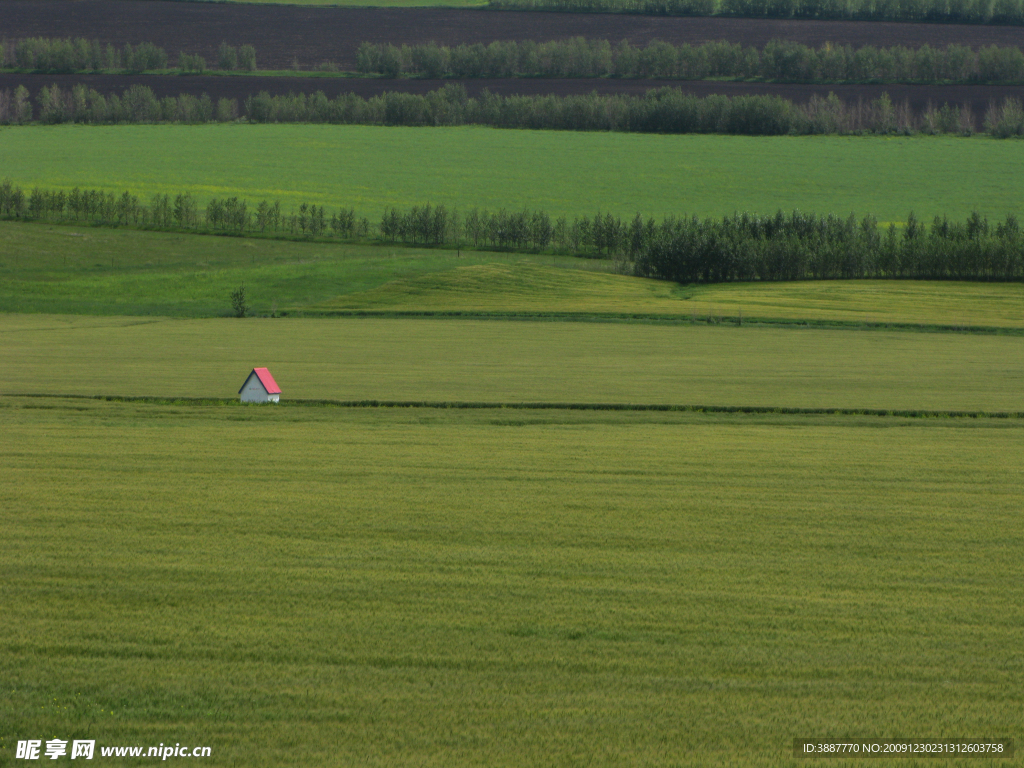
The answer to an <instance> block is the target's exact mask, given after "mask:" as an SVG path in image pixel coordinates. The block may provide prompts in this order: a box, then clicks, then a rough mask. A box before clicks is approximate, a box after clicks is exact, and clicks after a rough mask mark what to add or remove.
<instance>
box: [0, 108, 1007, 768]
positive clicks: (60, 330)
mask: <svg viewBox="0 0 1024 768" xmlns="http://www.w3.org/2000/svg"><path fill="white" fill-rule="evenodd" d="M458 131H459V133H454V132H452V131H445V130H434V129H422V130H419V131H415V130H407V129H387V130H385V129H363V128H355V129H353V128H329V127H324V126H269V127H254V126H244V125H233V126H208V127H202V128H196V127H178V126H143V127H119V128H111V129H106V128H81V127H79V128H75V127H65V128H60V129H49V128H40V127H33V128H30V129H0V167H2V168H3V169H4V171H3V175H9V176H10V177H11V178H12V179H13V180H14V181H16V182H18V183H20V184H23V185H28V186H31V185H32V184H36V183H38V184H41V185H45V186H48V187H53V186H72V185H74V184H78V185H80V186H104V187H107V188H110V189H111V190H120V189H123V188H125V187H128V188H131V189H132V190H133V191H135V192H136V193H141V194H144V195H146V194H150V193H152V192H157V191H168V192H177V191H180V190H181V189H184V188H188V189H191V190H192V191H193V192H194V193H196V194H198V195H199V196H200V197H208V196H210V195H218V196H224V195H231V194H240V195H243V196H246V197H248V198H250V199H252V200H255V199H258V198H260V197H263V196H266V197H271V198H274V197H280V198H281V199H282V201H283V202H284V203H285V204H286V205H287V204H289V203H297V202H299V201H301V200H303V199H305V200H309V201H316V202H318V203H320V202H323V203H327V204H332V205H339V204H344V205H355V206H356V207H357V209H358V210H360V212H362V213H365V214H366V215H368V216H371V215H372V216H374V217H376V216H377V215H378V214H379V210H378V208H379V207H382V206H383V205H385V204H388V203H395V204H399V205H407V204H412V203H420V202H424V201H425V200H428V199H429V200H431V201H432V202H434V203H439V202H450V203H453V204H455V203H458V204H459V205H460V206H462V207H465V206H466V202H465V201H467V200H469V201H470V202H471V203H475V204H478V205H486V206H488V207H492V208H497V207H500V206H502V205H504V206H520V205H528V206H530V207H541V208H547V209H548V210H550V211H551V212H552V213H559V212H563V211H564V212H568V213H573V212H577V211H580V212H584V211H585V212H587V213H591V214H592V213H593V212H594V211H595V210H596V209H597V208H601V209H602V210H613V211H615V212H620V213H623V214H625V215H628V214H631V213H632V211H633V210H636V209H640V210H643V211H645V212H650V213H655V214H662V213H670V212H677V211H679V210H689V211H695V212H698V213H704V212H706V213H727V212H731V211H732V210H734V209H740V210H742V209H744V208H748V209H756V210H765V211H768V210H774V209H775V208H776V207H782V208H792V207H802V208H805V209H813V210H817V211H821V210H840V211H842V212H845V211H846V210H849V209H852V210H856V211H858V212H860V213H866V212H868V211H870V212H873V213H875V214H876V215H878V216H879V217H880V218H883V219H885V218H886V217H892V219H894V220H895V219H898V218H901V217H902V215H904V214H905V212H906V210H909V208H911V207H913V208H915V209H916V210H917V212H918V214H919V215H921V216H923V217H925V218H927V217H928V216H930V215H931V213H938V212H942V213H946V214H949V215H952V216H962V215H965V214H966V213H967V212H968V211H969V210H970V209H971V208H973V207H977V208H978V209H979V210H982V211H983V212H985V213H987V214H989V215H990V216H993V217H995V216H1002V215H1003V214H1005V213H1006V212H1008V211H1016V210H1017V206H1019V196H1018V195H1017V194H1016V186H1017V185H1018V183H1019V182H1018V180H1017V178H1016V177H1017V175H1019V174H1016V167H1017V165H1019V163H1017V162H1016V155H1015V153H1016V151H1017V150H1016V147H1017V146H1018V145H1017V144H1014V143H1009V142H1007V143H999V142H994V141H990V140H986V139H978V140H975V139H970V140H960V139H957V140H949V139H925V138H915V139H893V140H885V139H878V138H871V139H835V138H827V139H788V138H787V139H770V140H754V139H736V138H734V137H661V136H646V137H644V136H626V135H601V134H544V133H530V132H514V131H490V130H475V129H458ZM950 142H955V144H954V143H950ZM453 146H456V147H458V148H459V149H458V150H457V151H456V150H453V149H452V147H453ZM666 147H667V148H669V151H668V153H667V156H666V152H665V151H664V150H665V148H666ZM156 148H159V152H158V151H156ZM659 151H660V152H661V154H660V155H659V154H658V152H659ZM410 157H411V158H413V159H412V160H411V161H410V160H408V158H410ZM495 158H497V161H496V160H495ZM488 163H489V165H488ZM489 168H490V169H491V170H488V169H489ZM581 168H583V169H584V171H583V172H581V171H580V169H581ZM745 174H746V175H745ZM624 179H628V180H630V181H629V182H625V183H623V182H622V180H624ZM627 184H628V186H627ZM644 185H646V186H644ZM687 201H689V202H687ZM776 201H778V202H776ZM570 203H571V205H570ZM809 203H813V204H809ZM826 203H827V204H828V205H825V204H826ZM854 203H856V204H854ZM560 206H562V207H561V208H560ZM645 206H646V207H645ZM699 206H704V207H703V208H699ZM929 206H931V207H929ZM614 266H615V265H614V264H611V263H609V262H603V261H586V260H578V259H572V258H568V257H552V256H524V255H521V254H495V253H478V252H467V251H463V252H462V253H461V255H460V254H459V252H458V251H456V252H452V251H444V250H430V249H414V248H402V247H387V246H373V245H358V246H357V245H337V244H329V243H311V242H290V241H273V240H264V239H259V238H228V237H210V236H199V235H184V234H174V233H157V232H141V231H131V230H125V229H109V228H99V227H75V226H57V225H52V226H51V225H46V224H23V223H9V222H4V223H0V362H2V364H0V435H2V436H3V439H0V510H2V514H0V537H2V540H3V542H4V556H3V557H0V595H2V603H0V606H2V609H0V693H2V695H0V768H3V767H5V766H15V765H18V764H21V763H23V761H22V760H18V759H16V758H15V745H16V744H17V742H18V741H19V740H25V739H40V740H43V741H44V742H45V740H49V739H54V738H59V739H67V740H69V741H70V740H72V739H95V740H96V742H97V759H98V760H99V763H98V764H106V763H108V762H110V761H111V760H112V758H103V757H101V754H100V752H99V750H100V749H101V748H103V747H110V746H139V747H143V748H144V749H146V748H148V747H150V746H156V745H157V744H184V745H188V746H190V747H193V746H208V747H210V748H211V750H212V755H211V757H209V758H206V759H204V760H203V761H202V762H203V763H204V764H205V765H210V766H246V767H247V768H249V767H252V766H256V767H259V766H268V768H269V767H271V766H272V767H273V768H278V767H279V766H295V768H306V767H307V766H381V767H382V768H383V767H384V766H387V767H388V768H391V767H393V766H439V767H440V766H444V767H445V768H447V767H448V766H482V767H483V766H486V767H488V768H492V767H501V766H509V767H510V768H511V767H513V766H514V767H515V768H521V767H523V766H538V767H540V766H544V768H547V767H548V766H566V767H567V768H568V767H570V766H571V767H573V768H575V767H576V766H591V767H593V768H605V767H608V768H618V767H620V766H621V767H622V768H626V767H627V766H628V767H629V768H633V767H634V766H650V767H651V768H654V767H657V768H663V767H665V766H694V767H696V766H731V767H735V768H740V767H742V768H748V767H749V768H755V767H756V768H760V767H761V766H788V767H789V768H796V766H798V765H801V766H807V765H810V764H811V763H814V764H818V761H813V760H798V759H794V758H793V757H792V745H793V739H794V738H796V737H802V738H811V739H815V740H835V741H859V740H864V739H877V738H914V739H944V738H952V737H960V738H964V737H966V738H983V737H987V738H1010V739H1014V740H1016V742H1017V745H1018V748H1019V745H1020V743H1021V738H1022V736H1024V733H1022V729H1021V717H1020V713H1021V708H1022V705H1024V693H1022V691H1024V685H1022V684H1024V664H1022V657H1021V650H1020V649H1021V648H1022V647H1024V631H1022V627H1024V607H1022V606H1024V603H1022V601H1021V600H1020V599H1019V591H1020V590H1019V584H1020V582H1021V576H1022V573H1021V564H1020V552H1021V548H1022V546H1024V519H1022V517H1021V514H1020V511H1021V509H1022V508H1024V468H1022V465H1021V461H1020V457H1021V447H1022V446H1024V418H1021V417H1020V415H1019V414H1021V413H1024V394H1022V383H1024V335H1022V334H1021V333H1020V332H1021V330H1022V328H1024V285H1020V284H980V283H975V284H963V283H952V282H950V283H927V282H909V281H907V282H902V281H887V282H879V281H849V282H805V283H790V284H766V285H756V284H737V285H715V286H676V285H673V284H670V283H666V282H656V281H650V280H640V279H637V278H631V277H626V276H623V275H619V274H616V273H614V271H613V269H614ZM242 283H244V284H245V286H246V288H247V292H248V294H249V296H250V299H251V301H252V305H253V308H254V310H255V312H256V313H257V314H260V315H266V314H269V313H270V312H271V311H272V310H274V309H276V310H278V311H279V312H280V311H287V312H288V313H289V316H287V317H278V318H270V317H249V318H244V319H240V318H228V317H224V316H223V315H225V314H227V313H228V311H229V300H228V296H229V292H230V291H231V290H232V289H234V288H236V287H237V286H238V285H239V284H242ZM358 312H365V313H371V314H372V313H377V314H385V315H387V314H391V315H395V314H400V313H403V312H413V313H415V312H420V313H428V312H466V313H471V314H472V313H475V314H479V315H497V316H501V315H504V316H505V317H503V318H499V317H492V318H490V319H454V318H410V317H393V316H392V317H346V316H340V315H344V314H345V313H349V314H352V313H358ZM303 313H305V314H309V315H314V314H317V313H320V314H334V315H339V316H334V317H300V316H298V315H300V314H303ZM515 314H522V315H531V314H532V315H562V314H564V315H570V316H573V317H571V318H558V319H549V320H543V319H539V318H537V317H534V318H533V319H523V318H520V319H511V318H510V316H511V315H515ZM739 314H742V315H743V318H744V323H743V325H742V326H738V325H736V324H734V323H731V322H730V323H725V324H719V323H715V322H707V321H706V319H707V318H708V317H711V318H714V317H719V316H722V315H725V316H729V317H737V316H738V315H739ZM601 315H604V316H605V317H604V318H602V317H600V316H601ZM624 315H642V316H645V318H646V319H645V320H644V321H642V322H623V321H622V320H623V319H624V318H623V316H624ZM655 316H659V317H660V319H658V318H655ZM652 318H654V319H652ZM754 318H762V319H764V320H766V321H768V322H766V323H763V324H758V323H756V322H751V320H753V319H754ZM567 319H575V320H578V321H579V322H568V321H566V320H567ZM585 319H589V320H601V319H604V320H609V321H610V320H616V321H615V322H582V320H585ZM776 320H787V321H800V322H805V323H807V324H809V325H811V326H812V327H802V326H800V325H797V324H795V323H792V322H791V323H790V324H789V325H786V326H782V327H773V326H772V325H771V324H770V323H771V321H776ZM694 321H696V322H694ZM827 322H845V323H849V324H850V325H851V327H850V328H846V329H829V328H822V327H813V325H814V324H815V323H827ZM865 323H907V324H916V325H919V326H922V327H924V326H949V325H964V326H985V327H988V328H992V327H998V328H1002V329H1004V332H1001V333H994V332H988V333H954V332H922V330H923V329H916V330H890V329H881V328H877V327H872V328H871V329H870V330H866V329H863V328H861V327H858V328H854V327H853V326H855V325H860V326H863V325H864V324H865ZM932 330H934V329H932ZM1006 331H1010V332H1006ZM260 365H265V366H268V367H269V368H270V369H271V371H272V372H273V374H274V375H275V377H276V379H277V381H278V382H279V384H280V385H281V387H282V390H283V393H282V398H283V402H282V404H281V405H279V406H269V407H262V406H254V407H243V406H241V405H238V404H236V403H233V402H232V404H231V405H227V404H225V405H217V404H213V403H210V404H206V405H201V404H198V403H196V402H188V401H186V400H184V398H207V399H209V400H210V401H214V400H217V399H222V400H233V398H235V397H237V395H236V392H237V390H238V388H239V386H240V385H241V384H242V381H243V379H244V378H245V376H246V375H247V374H248V372H249V370H250V369H251V368H252V367H253V366H260ZM62 395H69V396H73V397H62ZM102 395H110V396H125V397H148V398H151V399H152V400H151V401H150V402H106V401H103V400H98V399H90V397H92V396H102ZM176 399H181V400H177V401H176ZM315 399H327V400H339V401H350V400H393V401H443V402H476V403H480V402H488V403H499V404H500V403H505V404H539V403H566V404H573V403H575V404H590V405H594V404H620V405H624V404H674V405H706V406H726V407H732V406H741V407H743V406H747V407H761V408H805V409H813V408H818V409H828V408H844V409H878V410H889V411H893V410H899V411H910V410H929V411H982V412H986V413H990V414H991V413H994V412H1006V413H1008V414H1011V415H1010V416H1009V417H1007V418H994V417H989V416H985V415H982V416H979V417H973V418H970V417H965V416H950V415H949V414H945V415H941V416H938V417H929V418H904V417H901V416H895V415H870V416H869V415H836V414H831V415H781V414H751V413H746V414H740V413H735V414H723V413H715V414H712V413H703V412H673V411H667V412H658V411H625V410H621V411H615V410H570V409H562V408H550V409H544V410H540V409H526V408H512V407H505V408H502V407H492V408H479V409H453V408H352V407H328V406H324V405H316V404H312V403H302V402H299V401H301V400H315ZM44 759H45V758H44ZM116 760H118V762H121V761H125V762H126V763H127V764H132V765H133V764H146V763H149V762H152V760H151V759H150V760H146V759H145V758H141V759H138V760H132V759H126V758H118V759H116ZM179 760H180V759H179ZM172 762H178V761H173V760H172ZM923 762H924V761H917V762H915V761H908V760H904V761H886V760H882V761H879V762H878V763H877V764H878V765H882V766H886V765H891V766H899V768H904V767H906V768H910V767H911V766H915V765H922V764H923ZM928 762H929V764H931V763H932V762H933V761H928ZM1019 762H1020V758H1019V757H1018V758H1016V759H1015V760H1014V761H999V763H1000V764H1007V765H1010V764H1017V763H1019ZM829 764H830V765H832V764H835V765H842V764H846V765H851V764H853V763H852V762H847V763H842V762H840V761H829ZM944 764H945V765H953V766H964V767H965V768H966V766H968V765H975V764H977V761H975V760H959V761H957V760H949V761H944Z"/></svg>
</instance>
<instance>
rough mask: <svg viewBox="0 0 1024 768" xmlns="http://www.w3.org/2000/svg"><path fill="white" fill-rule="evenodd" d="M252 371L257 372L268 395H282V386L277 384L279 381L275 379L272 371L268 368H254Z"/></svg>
mask: <svg viewBox="0 0 1024 768" xmlns="http://www.w3.org/2000/svg"><path fill="white" fill-rule="evenodd" d="M252 372H253V373H255V374H256V375H257V376H258V377H259V380H260V384H262V385H263V388H264V389H265V390H267V394H268V395H280V394H281V388H280V387H279V386H277V382H276V381H274V377H273V376H271V375H270V371H269V370H267V369H266V368H253V369H252Z"/></svg>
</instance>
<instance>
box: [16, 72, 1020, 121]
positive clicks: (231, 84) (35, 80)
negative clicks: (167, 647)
mask: <svg viewBox="0 0 1024 768" xmlns="http://www.w3.org/2000/svg"><path fill="white" fill-rule="evenodd" d="M450 82H461V83H462V84H463V85H464V86H465V87H466V90H467V91H468V92H469V94H470V95H471V96H476V95H478V94H479V93H480V91H482V90H483V89H484V88H488V89H490V90H491V91H492V92H493V93H500V94H503V95H509V94H545V93H557V94H562V95H565V94H573V93H591V92H592V91H597V92H599V93H629V94H643V93H645V92H646V91H648V90H650V89H651V88H660V87H662V86H666V85H667V86H672V87H679V88H682V89H683V90H685V91H687V92H689V93H695V94H697V95H699V96H707V95H709V94H714V93H724V94H727V95H730V96H740V95H747V94H771V95H775V96H781V97H783V98H786V99H791V100H793V101H796V102H800V103H802V102H806V101H808V100H809V99H810V98H811V96H812V95H813V94H815V93H816V94H818V95H819V96H827V95H828V93H829V92H830V91H832V92H834V93H835V94H836V95H837V96H839V97H840V98H841V99H843V100H844V101H846V102H848V103H856V102H857V101H859V100H862V101H870V100H872V99H877V98H878V97H879V96H880V95H881V94H882V92H883V91H884V92H887V93H888V94H889V96H890V97H891V98H892V99H893V101H896V102H903V101H907V102H909V103H910V105H911V107H912V108H913V109H914V110H915V111H921V110H924V109H925V108H926V107H927V106H928V103H929V102H931V103H932V104H934V105H936V106H941V105H942V104H944V103H947V102H948V103H950V104H963V103H964V102H969V103H970V104H971V105H972V106H973V108H974V110H975V113H976V114H977V115H979V116H980V115H982V114H983V113H984V110H985V108H986V107H987V105H988V103H989V101H991V100H996V101H999V102H1001V101H1002V100H1003V99H1004V98H1006V97H1007V96H1014V97H1016V98H1018V99H1021V98H1024V86H999V85H940V86H934V85H787V84H775V83H732V82H707V81H696V82H694V81H679V80H605V79H595V80H545V79H539V78H538V79H525V78H520V79H510V80H462V81H452V80H381V79H368V80H364V79H362V78H352V77H344V78H341V77H332V78H303V77H211V76H180V77H178V76H171V77H160V76H153V75H116V76H110V75H4V74H0V90H3V89H7V88H12V89H13V88H15V87H17V86H18V85H19V84H22V85H24V86H25V87H27V88H28V89H29V90H30V91H31V92H32V96H33V98H35V95H36V94H37V93H38V92H39V89H40V88H42V87H44V86H48V85H50V84H51V83H57V84H58V85H60V86H61V88H71V87H72V86H74V85H75V84H76V83H84V84H85V85H86V86H88V87H89V88H95V89H96V90H98V91H100V92H101V93H120V92H121V91H123V90H124V89H125V88H128V87H129V86H131V85H133V84H135V83H140V84H143V85H148V86H149V87H150V88H152V89H153V92H154V93H155V94H156V95H157V96H159V97H161V98H162V97H164V96H177V95H179V94H182V93H191V94H194V95H196V96H198V95H200V94H202V93H208V94H209V95H210V96H211V97H212V98H214V99H219V98H236V99H239V101H242V100H244V99H245V98H246V97H247V96H250V95H252V94H255V93H258V92H259V91H267V92H268V93H271V94H274V95H278V94H287V93H314V92H316V91H318V90H320V91H323V92H324V93H326V94H327V95H328V96H330V97H331V98H333V97H335V96H337V95H339V94H342V93H350V92H351V93H356V94H358V95H360V96H363V97H369V96H376V95H377V94H380V93H383V92H384V91H405V92H407V93H427V92H428V91H433V90H436V89H437V88H440V87H441V86H443V85H445V84H446V83H450Z"/></svg>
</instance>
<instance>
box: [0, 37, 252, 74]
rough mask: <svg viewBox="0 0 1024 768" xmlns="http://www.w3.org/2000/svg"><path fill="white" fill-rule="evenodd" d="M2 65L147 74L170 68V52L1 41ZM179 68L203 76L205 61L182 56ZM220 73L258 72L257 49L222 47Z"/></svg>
mask: <svg viewBox="0 0 1024 768" xmlns="http://www.w3.org/2000/svg"><path fill="white" fill-rule="evenodd" d="M0 62H2V66H3V67H4V68H5V69H21V70H29V71H34V72H102V71H109V70H121V71H124V72H130V73H135V72H146V71H150V70H159V69H167V68H168V62H169V59H168V56H167V51H165V50H164V49H163V48H161V47H159V46H157V45H154V44H153V43H139V44H138V45H135V46H133V45H131V44H126V45H125V46H124V47H123V48H117V47H115V46H113V45H110V44H107V45H103V44H102V43H100V41H99V40H87V39H85V38H84V37H79V38H74V39H72V38H52V37H26V38H22V39H20V40H8V39H6V38H4V39H3V40H0ZM178 68H179V69H180V70H181V71H182V72H204V71H206V69H207V65H206V59H205V58H203V57H202V56H200V55H198V54H189V53H185V52H181V53H180V54H179V55H178ZM217 69H219V70H244V71H253V70H255V69H256V49H255V48H253V47H252V46H251V45H243V46H240V47H236V46H232V45H228V44H227V43H221V44H220V47H219V48H218V50H217Z"/></svg>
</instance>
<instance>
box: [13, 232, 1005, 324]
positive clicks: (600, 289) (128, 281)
mask: <svg viewBox="0 0 1024 768" xmlns="http://www.w3.org/2000/svg"><path fill="white" fill-rule="evenodd" d="M0 238H2V239H3V242H4V249H3V251H2V252H0V278H2V279H0V310H2V311H7V312H46V313H51V314H62V313H70V314H92V315H119V314H131V315H170V316H179V317H217V316H222V315H226V314H229V313H230V311H231V307H230V303H229V296H230V293H231V291H232V290H234V289H235V288H237V287H238V286H239V285H240V284H243V283H244V284H245V286H246V290H247V292H248V295H249V297H250V300H251V303H252V306H253V311H254V312H255V313H256V314H260V315H268V314H271V313H272V310H274V309H275V308H276V309H277V311H278V312H288V313H289V314H296V313H305V314H317V313H320V314H332V313H333V314H344V313H350V312H353V311H359V312H376V313H401V312H468V313H479V314H507V313H520V314H570V315H607V316H622V315H636V314H641V315H647V316H656V317H663V318H666V319H672V318H675V319H677V320H683V321H693V320H697V321H699V322H700V321H706V320H707V319H708V317H709V316H710V317H712V318H718V317H722V316H724V317H728V318H733V319H736V318H739V317H741V316H742V317H743V318H744V320H745V321H746V322H747V323H749V322H751V321H754V320H756V319H764V320H769V321H776V320H785V321H804V322H811V323H820V322H846V323H907V324H919V325H925V326H928V325H933V326H934V325H938V326H950V325H955V326H975V327H976V326H982V327H1000V328H1008V329H1009V328H1012V329H1021V328H1024V285H1021V284H1019V283H955V282H939V283H933V282H919V281H876V280H863V281H809V282H799V283H766V284H753V283H750V284H737V285H702V286H688V287H681V286H676V285H674V284H671V283H667V282H661V281H655V280H644V279H639V278H634V277H627V276H623V275H619V274H613V273H610V272H608V271H607V270H610V269H612V268H613V267H614V264H612V263H609V262H606V261H597V260H589V259H574V258H568V257H553V256H546V255H545V256H529V255H523V254H500V253H488V252H473V251H462V252H461V254H460V253H459V252H455V251H446V250H424V249H417V248H404V247H391V246H364V245H360V246H350V245H337V244H326V243H307V242H291V241H275V240H262V239H258V238H244V239H243V238H234V237H209V236H200V235H183V234H169V233H161V232H140V231H133V230H128V229H105V228H98V227H75V226H50V225H46V224H19V223H13V222H0Z"/></svg>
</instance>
